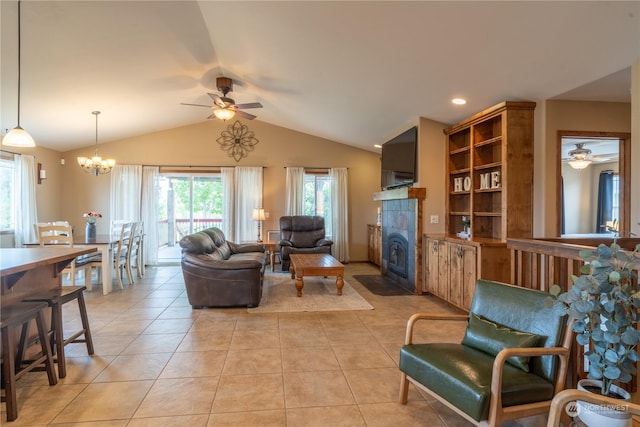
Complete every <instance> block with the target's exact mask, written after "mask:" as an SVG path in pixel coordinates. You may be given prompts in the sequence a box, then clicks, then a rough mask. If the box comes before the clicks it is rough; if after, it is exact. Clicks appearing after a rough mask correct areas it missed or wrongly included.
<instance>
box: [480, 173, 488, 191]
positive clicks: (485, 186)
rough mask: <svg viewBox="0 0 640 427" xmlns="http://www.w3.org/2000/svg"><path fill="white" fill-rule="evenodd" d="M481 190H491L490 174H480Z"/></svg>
mask: <svg viewBox="0 0 640 427" xmlns="http://www.w3.org/2000/svg"><path fill="white" fill-rule="evenodd" d="M480 189H481V190H488V189H489V173H482V174H480Z"/></svg>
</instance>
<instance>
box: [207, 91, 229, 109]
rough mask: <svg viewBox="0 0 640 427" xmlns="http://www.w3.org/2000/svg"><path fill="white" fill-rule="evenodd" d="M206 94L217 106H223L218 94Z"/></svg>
mask: <svg viewBox="0 0 640 427" xmlns="http://www.w3.org/2000/svg"><path fill="white" fill-rule="evenodd" d="M207 95H209V96H210V97H211V99H212V100H213V103H214V104H216V105H217V106H218V107H220V108H224V107H225V103H224V101H222V99H220V97H219V96H218V95H216V94H215V93H207Z"/></svg>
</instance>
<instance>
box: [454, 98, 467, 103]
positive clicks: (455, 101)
mask: <svg viewBox="0 0 640 427" xmlns="http://www.w3.org/2000/svg"><path fill="white" fill-rule="evenodd" d="M451 102H453V103H454V104H456V105H464V104H466V103H467V100H466V99H462V98H453V99H452V100H451Z"/></svg>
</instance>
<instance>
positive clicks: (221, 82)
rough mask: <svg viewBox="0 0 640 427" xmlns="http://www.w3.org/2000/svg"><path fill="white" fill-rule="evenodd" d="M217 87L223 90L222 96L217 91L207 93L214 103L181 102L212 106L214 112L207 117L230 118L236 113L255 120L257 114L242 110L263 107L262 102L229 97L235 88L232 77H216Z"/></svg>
mask: <svg viewBox="0 0 640 427" xmlns="http://www.w3.org/2000/svg"><path fill="white" fill-rule="evenodd" d="M216 87H217V88H218V90H219V91H220V92H222V96H218V95H216V94H215V93H207V95H209V96H210V97H211V99H212V100H213V105H203V104H187V103H185V102H181V103H180V104H181V105H192V106H195V107H207V108H211V109H212V111H213V114H211V115H210V116H209V117H207V119H213V118H218V119H221V120H229V119H231V118H233V116H235V115H238V116H240V117H242V118H244V119H247V120H253V119H255V118H256V116H254V115H253V114H249V113H247V112H245V111H242V110H244V109H249V108H262V104H260V103H259V102H250V103H248V104H236V102H235V101H234V100H233V99H231V98H229V97H227V94H228V93H229V92H231V91H232V90H233V81H232V80H231V79H230V78H227V77H218V78H217V79H216Z"/></svg>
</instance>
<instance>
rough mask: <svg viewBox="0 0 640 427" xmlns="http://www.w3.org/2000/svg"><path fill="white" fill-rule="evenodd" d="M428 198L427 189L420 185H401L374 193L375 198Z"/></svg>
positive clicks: (377, 199)
mask: <svg viewBox="0 0 640 427" xmlns="http://www.w3.org/2000/svg"><path fill="white" fill-rule="evenodd" d="M426 198H427V189H426V188H418V187H399V188H393V189H391V190H385V191H380V192H377V193H373V200H376V201H379V200H401V199H420V200H424V199H426Z"/></svg>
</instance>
